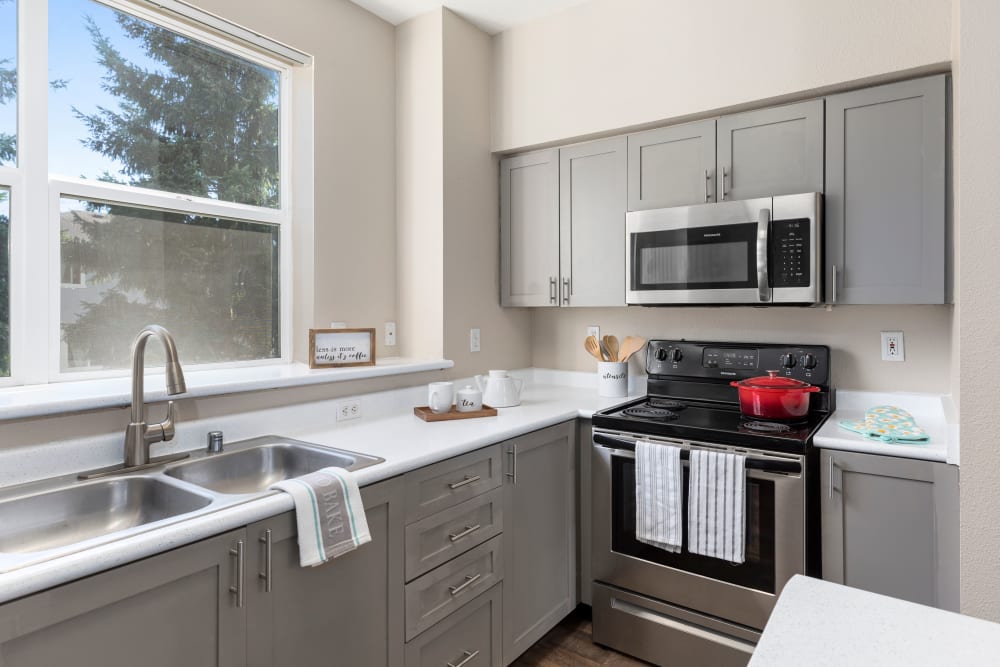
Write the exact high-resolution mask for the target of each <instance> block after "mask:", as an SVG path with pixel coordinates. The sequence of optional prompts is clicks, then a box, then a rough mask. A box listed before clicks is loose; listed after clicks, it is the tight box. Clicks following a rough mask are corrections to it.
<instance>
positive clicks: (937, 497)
mask: <svg viewBox="0 0 1000 667" xmlns="http://www.w3.org/2000/svg"><path fill="white" fill-rule="evenodd" d="M820 485H821V490H820V493H821V507H822V531H823V534H822V538H823V578H824V579H826V580H828V581H833V582H836V583H839V584H845V585H847V586H853V587H855V588H862V589H865V590H868V591H871V592H873V593H881V594H883V595H890V596H892V597H896V598H900V599H903V600H909V601H911V602H918V603H920V604H926V605H932V606H935V607H940V608H942V609H949V610H952V611H958V567H959V565H958V561H959V543H958V521H957V517H958V468H957V467H955V466H951V465H948V464H945V463H935V462H931V461H918V460H913V459H903V458H896V457H892V456H877V455H873V454H861V453H857V452H842V451H833V450H823V451H822V459H821V476H820Z"/></svg>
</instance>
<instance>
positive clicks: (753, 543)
mask: <svg viewBox="0 0 1000 667" xmlns="http://www.w3.org/2000/svg"><path fill="white" fill-rule="evenodd" d="M683 487H684V513H683V516H684V517H685V520H684V522H683V536H684V548H683V549H682V550H681V552H680V553H676V554H675V553H670V552H669V551H664V550H663V549H658V548H656V547H654V546H652V545H649V544H645V543H643V542H639V541H638V540H637V539H635V460H634V459H630V458H623V457H620V456H612V457H611V504H612V514H611V517H612V518H611V550H612V551H615V552H617V553H620V554H624V555H627V556H632V557H634V558H638V559H640V560H644V561H649V562H652V563H658V564H660V565H665V566H667V567H672V568H674V569H677V570H683V571H685V572H691V573H693V574H699V575H702V576H704V577H709V578H711V579H717V580H720V581H726V582H729V583H731V584H736V585H738V586H744V587H746V588H752V589H755V590H758V591H764V592H766V593H774V590H775V586H774V579H775V576H774V575H775V571H774V568H775V564H774V546H775V545H774V542H775V530H774V516H775V507H774V482H773V481H770V480H763V479H755V478H753V477H750V476H747V484H746V494H747V498H746V520H747V525H746V560H745V561H744V562H743V563H742V564H740V565H735V564H733V563H729V562H726V561H723V560H720V559H718V558H709V557H707V556H699V555H695V554H691V553H689V552H688V551H687V544H688V537H687V506H688V467H687V466H686V465H685V466H684V484H683Z"/></svg>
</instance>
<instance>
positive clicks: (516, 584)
mask: <svg viewBox="0 0 1000 667" xmlns="http://www.w3.org/2000/svg"><path fill="white" fill-rule="evenodd" d="M575 441H576V423H575V421H573V422H566V423H564V424H559V425H556V426H550V427H548V428H545V429H542V430H540V431H535V432H533V433H529V434H527V435H524V436H521V437H518V438H514V439H512V440H508V441H507V442H505V443H502V446H503V448H504V452H505V455H506V463H507V471H506V475H505V477H506V479H505V482H504V483H505V487H504V533H503V544H504V580H503V659H504V664H510V663H511V662H512V661H513V660H514V659H515V658H517V657H518V656H519V655H521V654H522V653H523V652H524V651H525V650H527V649H528V647H530V646H531V645H532V644H534V643H535V642H536V641H538V640H539V639H541V637H542V635H544V634H545V633H546V632H548V631H549V630H551V629H552V628H553V627H554V626H555V625H556V624H557V623H558V622H559V621H560V620H562V619H563V618H564V617H565V616H566V614H568V613H569V612H570V611H572V610H573V609H574V608H575V607H576V602H577V598H576V566H575V563H576V548H577V545H576V446H575Z"/></svg>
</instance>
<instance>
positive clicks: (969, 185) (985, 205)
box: [956, 0, 1000, 621]
mask: <svg viewBox="0 0 1000 667" xmlns="http://www.w3.org/2000/svg"><path fill="white" fill-rule="evenodd" d="M959 22H960V28H959V36H960V37H959V49H958V71H959V83H960V91H959V96H960V99H961V106H960V107H958V112H957V114H956V116H957V119H958V123H957V126H958V135H957V136H958V143H959V158H960V160H961V164H960V170H961V174H962V183H961V189H960V195H961V206H960V209H959V210H960V211H961V239H962V240H966V239H967V240H968V241H969V242H967V243H963V244H962V246H961V257H962V263H961V266H960V272H959V278H960V280H959V298H960V299H961V302H962V309H961V311H960V314H959V318H960V319H959V328H958V331H959V341H958V342H959V345H960V346H961V354H960V356H959V359H960V361H959V364H960V369H959V382H960V387H961V396H962V404H961V420H962V486H961V489H962V493H961V517H962V519H961V522H962V523H961V542H962V611H963V612H966V613H969V614H974V615H976V616H981V617H983V618H988V619H990V620H993V621H1000V570H998V569H997V554H1000V523H998V522H997V517H998V516H1000V446H998V437H997V428H996V424H997V415H998V410H997V401H996V389H995V386H996V378H997V377H998V376H1000V356H998V355H997V353H996V350H997V346H998V344H1000V333H998V332H1000V294H998V292H997V290H996V287H995V286H996V282H997V279H998V270H997V258H998V257H1000V229H998V227H997V224H996V217H997V216H996V203H997V201H998V196H1000V186H998V184H997V183H998V182H997V173H998V169H997V156H998V155H1000V125H998V124H997V118H998V117H1000V86H998V82H1000V42H998V41H997V39H996V29H997V26H998V25H1000V3H996V2H983V1H982V0H961V4H960V17H959Z"/></svg>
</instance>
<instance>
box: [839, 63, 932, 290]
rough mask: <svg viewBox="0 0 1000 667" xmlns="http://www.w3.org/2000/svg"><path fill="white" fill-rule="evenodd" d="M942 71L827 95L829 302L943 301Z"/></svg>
mask: <svg viewBox="0 0 1000 667" xmlns="http://www.w3.org/2000/svg"><path fill="white" fill-rule="evenodd" d="M946 86H947V77H946V76H945V75H940V76H934V77H929V78H924V79H916V80H913V81H903V82H900V83H892V84H888V85H884V86H878V87H875V88H865V89H863V90H855V91H852V92H848V93H843V94H840V95H833V96H831V97H828V98H827V101H826V114H827V126H826V221H825V224H826V256H827V266H826V271H827V274H826V276H827V280H826V290H827V292H826V299H827V302H828V303H847V304H851V303H858V304H886V303H920V304H922V303H944V302H945V301H946V299H947V297H948V295H947V294H946V280H947V278H946V273H945V271H946V263H945V257H946V247H947V246H946V244H947V240H946V211H945V193H946V185H947V176H946V147H945V142H946V124H947V109H946V106H947V105H946V93H947V91H946Z"/></svg>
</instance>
